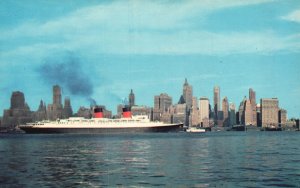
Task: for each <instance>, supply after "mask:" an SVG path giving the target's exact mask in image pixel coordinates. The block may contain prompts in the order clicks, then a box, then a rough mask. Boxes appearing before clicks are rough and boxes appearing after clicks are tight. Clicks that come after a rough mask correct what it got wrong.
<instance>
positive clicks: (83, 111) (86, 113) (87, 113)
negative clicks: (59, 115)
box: [75, 106, 93, 119]
mask: <svg viewBox="0 0 300 188" xmlns="http://www.w3.org/2000/svg"><path fill="white" fill-rule="evenodd" d="M75 116H76V117H83V118H86V119H90V118H92V117H93V114H92V112H91V109H90V108H86V107H84V106H80V107H79V109H78V111H77V114H75Z"/></svg>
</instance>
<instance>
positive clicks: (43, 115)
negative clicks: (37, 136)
mask: <svg viewBox="0 0 300 188" xmlns="http://www.w3.org/2000/svg"><path fill="white" fill-rule="evenodd" d="M45 119H47V108H46V104H45V103H44V102H43V100H41V101H40V105H39V108H38V110H37V111H36V112H34V115H33V121H42V120H45Z"/></svg>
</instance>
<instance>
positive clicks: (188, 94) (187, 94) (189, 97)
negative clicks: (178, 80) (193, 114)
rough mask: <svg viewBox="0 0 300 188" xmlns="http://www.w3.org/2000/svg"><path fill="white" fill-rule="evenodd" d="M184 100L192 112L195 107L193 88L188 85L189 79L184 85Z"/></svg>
mask: <svg viewBox="0 0 300 188" xmlns="http://www.w3.org/2000/svg"><path fill="white" fill-rule="evenodd" d="M182 96H183V99H184V101H185V103H186V106H187V109H188V110H190V109H191V108H192V105H193V87H192V86H191V85H189V84H188V82H187V79H185V82H184V84H183V94H182Z"/></svg>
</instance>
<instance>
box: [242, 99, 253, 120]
mask: <svg viewBox="0 0 300 188" xmlns="http://www.w3.org/2000/svg"><path fill="white" fill-rule="evenodd" d="M244 118H245V119H244V120H245V122H244V125H254V124H253V111H252V105H251V102H250V100H249V99H247V100H246V101H245V103H244Z"/></svg>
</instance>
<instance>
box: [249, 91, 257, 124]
mask: <svg viewBox="0 0 300 188" xmlns="http://www.w3.org/2000/svg"><path fill="white" fill-rule="evenodd" d="M249 100H250V103H251V108H252V125H255V126H257V112H256V93H255V91H254V90H253V89H252V88H250V89H249Z"/></svg>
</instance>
